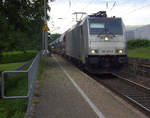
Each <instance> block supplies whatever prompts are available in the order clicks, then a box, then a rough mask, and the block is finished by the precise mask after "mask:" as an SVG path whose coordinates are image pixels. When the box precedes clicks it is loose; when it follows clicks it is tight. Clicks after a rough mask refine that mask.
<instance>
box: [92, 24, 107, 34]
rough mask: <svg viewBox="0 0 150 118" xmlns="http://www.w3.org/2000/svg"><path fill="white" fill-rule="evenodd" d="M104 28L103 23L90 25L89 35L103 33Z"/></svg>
mask: <svg viewBox="0 0 150 118" xmlns="http://www.w3.org/2000/svg"><path fill="white" fill-rule="evenodd" d="M104 28H105V24H104V23H90V32H91V34H97V33H99V32H104Z"/></svg>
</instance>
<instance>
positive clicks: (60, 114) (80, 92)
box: [32, 55, 148, 118]
mask: <svg viewBox="0 0 150 118" xmlns="http://www.w3.org/2000/svg"><path fill="white" fill-rule="evenodd" d="M38 92H39V93H40V97H38V101H39V103H38V104H37V105H36V107H35V109H34V111H35V112H34V114H33V115H32V117H33V118H148V117H147V116H145V115H144V114H143V113H141V112H140V111H139V110H137V109H136V108H134V107H133V106H132V105H130V104H128V103H127V102H126V101H124V100H122V99H121V98H120V97H118V96H117V95H115V94H114V93H112V92H111V91H110V90H108V89H107V88H105V87H104V86H102V85H100V84H99V83H97V82H96V81H95V80H93V79H92V78H90V77H89V76H88V75H86V74H85V73H83V72H81V71H80V70H79V69H78V68H76V67H75V66H73V65H72V64H70V63H69V62H67V61H66V60H65V59H63V58H62V57H61V56H58V55H52V57H48V60H47V68H46V70H45V72H44V75H43V77H42V80H41V82H40V87H39V89H38Z"/></svg>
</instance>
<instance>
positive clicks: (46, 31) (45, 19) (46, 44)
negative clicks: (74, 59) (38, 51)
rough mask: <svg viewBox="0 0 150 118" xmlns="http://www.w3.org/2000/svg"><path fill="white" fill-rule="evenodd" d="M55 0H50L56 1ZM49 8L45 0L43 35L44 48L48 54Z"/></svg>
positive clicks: (51, 0)
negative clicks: (47, 8)
mask: <svg viewBox="0 0 150 118" xmlns="http://www.w3.org/2000/svg"><path fill="white" fill-rule="evenodd" d="M54 1H55V0H50V2H54ZM46 15H47V10H46V0H44V27H43V36H42V50H43V51H44V53H46V54H47V52H48V30H49V29H48V26H47V17H46Z"/></svg>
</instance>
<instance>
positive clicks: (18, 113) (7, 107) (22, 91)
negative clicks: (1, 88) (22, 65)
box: [0, 73, 28, 118]
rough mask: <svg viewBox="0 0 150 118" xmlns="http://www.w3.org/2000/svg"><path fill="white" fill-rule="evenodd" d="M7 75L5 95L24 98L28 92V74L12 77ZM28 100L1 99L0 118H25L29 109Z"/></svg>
mask: <svg viewBox="0 0 150 118" xmlns="http://www.w3.org/2000/svg"><path fill="white" fill-rule="evenodd" d="M6 76H7V75H5V95H6V96H24V95H27V92H28V86H27V84H28V80H27V73H24V74H23V73H19V74H16V75H13V76H11V77H6ZM27 103H28V100H27V99H0V106H1V107H0V118H23V117H24V113H25V112H26V109H27Z"/></svg>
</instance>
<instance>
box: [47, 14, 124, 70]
mask: <svg viewBox="0 0 150 118" xmlns="http://www.w3.org/2000/svg"><path fill="white" fill-rule="evenodd" d="M125 32H126V30H125V26H124V23H123V21H122V19H121V18H117V17H107V14H106V12H105V11H100V12H98V13H95V14H92V15H89V16H87V17H85V18H84V19H83V20H82V21H80V22H78V23H77V24H76V25H75V26H73V27H72V28H70V29H68V30H67V31H66V32H65V33H63V34H62V35H61V37H60V38H59V39H56V40H55V41H53V42H52V43H50V44H49V46H50V47H51V50H53V52H55V53H59V54H61V55H65V56H66V57H68V58H69V59H70V60H73V61H74V62H76V63H78V64H80V65H83V66H84V67H86V68H110V67H122V66H123V65H124V64H126V63H127V54H126V33H125Z"/></svg>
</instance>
